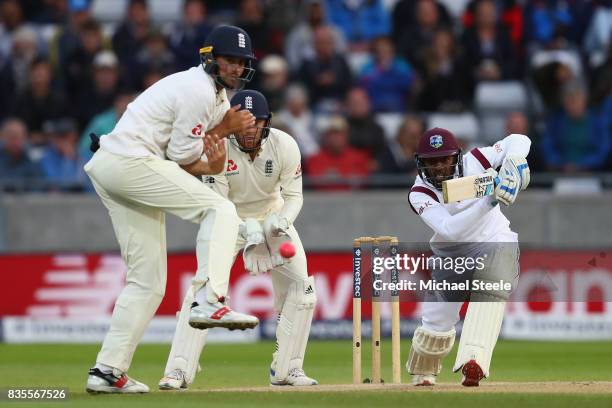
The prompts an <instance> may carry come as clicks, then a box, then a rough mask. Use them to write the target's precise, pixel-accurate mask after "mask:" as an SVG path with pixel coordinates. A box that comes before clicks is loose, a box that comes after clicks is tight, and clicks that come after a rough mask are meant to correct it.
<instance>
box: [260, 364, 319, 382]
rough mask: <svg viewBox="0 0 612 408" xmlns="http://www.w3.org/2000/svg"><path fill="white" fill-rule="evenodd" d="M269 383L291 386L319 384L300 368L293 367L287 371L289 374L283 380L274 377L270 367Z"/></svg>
mask: <svg viewBox="0 0 612 408" xmlns="http://www.w3.org/2000/svg"><path fill="white" fill-rule="evenodd" d="M270 384H271V385H279V386H280V385H291V386H293V387H306V386H309V385H317V384H319V383H318V382H317V380H315V379H314V378H310V377H308V376H307V375H306V373H304V370H302V369H301V368H294V369H292V370H291V371H289V375H287V378H285V379H284V380H280V379H278V378H276V376H275V372H274V370H273V369H272V368H270Z"/></svg>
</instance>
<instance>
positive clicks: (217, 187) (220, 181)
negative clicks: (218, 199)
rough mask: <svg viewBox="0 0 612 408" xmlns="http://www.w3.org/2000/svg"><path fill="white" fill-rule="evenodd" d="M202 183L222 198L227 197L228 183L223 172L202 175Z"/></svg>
mask: <svg viewBox="0 0 612 408" xmlns="http://www.w3.org/2000/svg"><path fill="white" fill-rule="evenodd" d="M204 184H205V185H207V186H208V187H210V188H211V189H212V190H213V191H215V192H216V193H218V194H220V195H221V196H222V197H224V198H228V199H229V183H228V181H227V177H225V174H223V173H222V174H220V175H218V176H204Z"/></svg>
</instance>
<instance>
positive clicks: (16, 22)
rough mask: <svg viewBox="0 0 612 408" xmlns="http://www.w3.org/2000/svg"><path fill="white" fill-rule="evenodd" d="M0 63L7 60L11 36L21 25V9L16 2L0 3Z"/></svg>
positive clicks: (9, 0)
mask: <svg viewBox="0 0 612 408" xmlns="http://www.w3.org/2000/svg"><path fill="white" fill-rule="evenodd" d="M0 21H1V22H2V24H0V62H2V61H4V60H6V59H7V58H9V56H10V54H11V49H12V47H13V35H14V34H15V32H17V30H18V29H19V28H20V27H22V25H23V9H22V8H21V4H20V3H19V1H17V0H5V1H3V2H2V3H0Z"/></svg>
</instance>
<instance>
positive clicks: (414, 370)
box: [406, 128, 531, 386]
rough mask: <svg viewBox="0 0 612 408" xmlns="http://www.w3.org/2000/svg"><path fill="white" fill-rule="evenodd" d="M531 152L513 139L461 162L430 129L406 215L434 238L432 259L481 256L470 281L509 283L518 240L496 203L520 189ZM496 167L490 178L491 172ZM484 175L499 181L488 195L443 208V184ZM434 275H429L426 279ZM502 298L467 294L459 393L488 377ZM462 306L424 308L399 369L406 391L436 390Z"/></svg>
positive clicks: (439, 132)
mask: <svg viewBox="0 0 612 408" xmlns="http://www.w3.org/2000/svg"><path fill="white" fill-rule="evenodd" d="M530 145H531V141H530V140H529V138H528V137H527V136H524V135H519V134H512V135H509V136H507V137H506V138H504V139H503V140H501V141H499V142H497V143H496V144H495V145H494V146H490V147H484V148H477V149H473V150H472V151H470V152H469V153H468V154H466V155H463V154H462V152H461V150H460V148H459V146H458V144H457V142H456V140H455V137H454V135H453V134H452V133H451V132H450V131H448V130H446V129H440V128H434V129H430V130H428V131H427V132H425V133H424V134H423V136H422V137H421V139H420V141H419V146H418V151H417V154H416V155H415V157H416V161H417V168H418V173H419V174H418V176H417V177H416V181H415V183H414V187H412V189H411V190H410V193H409V196H408V200H409V203H410V206H411V207H412V209H413V210H414V211H415V212H416V213H417V214H419V215H420V216H421V218H422V219H423V221H424V222H425V223H426V224H427V225H428V226H429V227H430V228H431V229H433V230H434V236H433V237H432V239H431V241H430V242H431V247H432V250H433V252H434V254H435V255H440V256H463V257H465V256H470V257H477V256H479V255H482V254H485V253H486V254H487V257H488V259H487V262H486V264H485V268H484V269H482V270H480V271H477V272H475V275H474V278H478V279H479V280H484V281H490V282H499V281H500V280H502V279H503V280H505V281H507V282H513V283H514V282H516V280H517V278H518V273H519V265H518V257H519V253H518V236H517V234H516V233H514V232H512V231H511V230H510V222H509V221H508V219H507V218H506V217H505V216H504V215H503V214H502V212H501V210H500V206H499V205H498V202H502V203H503V204H505V205H511V204H512V203H514V201H515V200H516V196H517V194H518V192H519V191H520V190H524V189H525V188H527V186H528V184H529V177H530V175H529V167H528V165H527V161H526V160H525V158H526V157H527V155H528V153H529V148H530ZM500 166H501V169H500V170H499V173H496V172H495V170H494V169H496V168H498V167H500ZM485 171H489V172H492V173H495V174H496V175H498V177H499V180H500V181H499V183H498V184H497V186H496V188H495V193H494V194H493V195H491V196H486V197H483V198H478V199H471V200H464V201H461V202H457V203H450V204H444V203H443V200H442V182H443V181H444V180H448V179H451V178H455V177H463V176H468V175H473V174H479V173H483V172H485ZM442 243H444V244H442ZM448 243H451V245H450V247H451V249H450V252H449V251H448V250H445V251H444V253H441V252H440V251H439V248H440V247H442V248H447V249H448V248H449V245H448ZM452 243H463V244H461V245H458V246H459V247H461V250H460V251H459V252H460V253H452ZM495 243H504V244H495ZM466 248H467V249H466ZM491 248H493V249H491ZM466 251H469V253H466ZM436 273H437V271H433V277H435V276H436ZM513 286H514V285H513ZM509 295H510V293H509V292H504V291H472V293H471V294H470V304H469V306H468V311H467V315H466V318H465V322H464V325H463V331H462V335H461V340H460V342H459V350H458V352H457V359H456V361H455V365H454V367H453V371H455V372H458V371H459V370H461V372H462V374H463V380H462V384H463V385H465V386H477V385H478V383H479V381H480V380H481V379H482V378H484V377H487V376H489V366H490V363H491V355H492V353H493V348H494V347H495V343H496V342H497V337H498V335H499V331H500V329H501V323H502V319H503V316H504V309H505V304H506V301H507V299H508V297H509ZM462 303H463V302H452V301H444V300H442V301H437V302H433V301H432V302H424V303H423V317H422V325H421V326H420V327H418V328H417V330H416V331H415V333H414V337H413V340H412V349H411V350H410V355H409V357H408V362H407V363H406V368H407V370H408V371H409V372H410V374H412V382H413V384H415V385H434V384H435V382H436V376H437V375H438V374H439V373H440V370H441V368H442V359H443V358H444V357H445V356H446V355H447V354H448V353H449V352H450V351H451V349H452V347H453V343H454V341H455V325H456V323H457V322H458V321H459V310H460V308H461V305H462Z"/></svg>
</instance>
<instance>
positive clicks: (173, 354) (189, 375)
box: [164, 285, 208, 384]
mask: <svg viewBox="0 0 612 408" xmlns="http://www.w3.org/2000/svg"><path fill="white" fill-rule="evenodd" d="M195 292H196V288H195V287H194V286H193V285H192V286H190V287H189V289H187V293H186V294H185V299H184V300H183V305H182V306H181V310H180V312H177V317H178V319H177V323H176V331H175V332H174V338H173V339H172V348H171V349H170V355H169V356H168V362H167V363H166V369H165V371H164V373H165V374H166V375H167V374H169V373H170V372H171V371H172V370H176V369H180V370H183V371H184V372H185V379H186V380H187V383H188V384H191V383H193V380H194V379H195V375H196V372H197V371H198V370H199V368H200V364H199V362H200V354H201V353H202V349H203V348H204V345H205V344H206V337H207V336H208V330H199V329H194V328H193V327H191V326H189V312H190V311H191V305H192V304H193V302H194V300H195Z"/></svg>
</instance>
